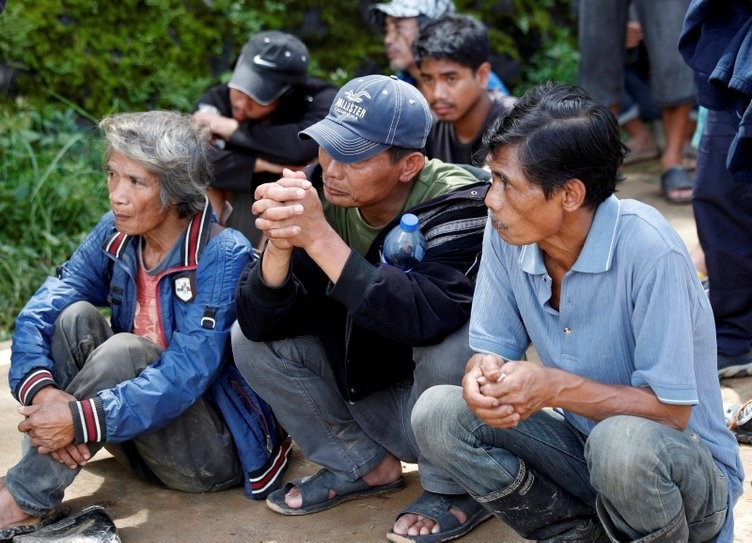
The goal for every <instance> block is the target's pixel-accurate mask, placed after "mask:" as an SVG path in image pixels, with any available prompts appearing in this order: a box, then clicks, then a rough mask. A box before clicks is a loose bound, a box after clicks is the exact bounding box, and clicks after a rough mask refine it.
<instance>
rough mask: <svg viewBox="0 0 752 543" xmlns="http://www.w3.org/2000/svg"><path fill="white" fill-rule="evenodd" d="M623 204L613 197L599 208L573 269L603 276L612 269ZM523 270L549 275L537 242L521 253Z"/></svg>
mask: <svg viewBox="0 0 752 543" xmlns="http://www.w3.org/2000/svg"><path fill="white" fill-rule="evenodd" d="M620 209H621V202H620V201H619V199H618V198H617V197H616V196H614V195H613V194H612V195H611V196H609V197H608V198H607V199H606V200H605V201H604V202H603V203H601V204H600V205H599V206H598V209H596V210H595V215H594V216H593V223H592V224H591V225H590V231H588V235H587V238H586V239H585V245H584V246H583V247H582V251H581V252H580V256H579V257H577V261H576V262H575V263H574V266H572V270H573V271H577V272H581V273H602V272H605V271H608V270H609V269H610V268H611V263H612V261H613V255H614V248H615V244H616V231H617V229H618V227H619V217H620V216H621V215H620ZM519 263H520V269H522V271H524V272H526V273H529V274H531V275H542V274H545V273H547V272H546V266H545V264H544V262H543V251H541V249H540V247H538V244H537V243H532V244H530V245H524V246H523V247H522V250H521V251H520V258H519Z"/></svg>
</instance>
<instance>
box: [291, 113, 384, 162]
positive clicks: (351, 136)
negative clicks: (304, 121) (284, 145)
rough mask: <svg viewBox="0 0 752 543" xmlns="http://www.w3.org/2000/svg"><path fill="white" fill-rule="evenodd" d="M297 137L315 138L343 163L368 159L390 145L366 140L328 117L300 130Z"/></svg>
mask: <svg viewBox="0 0 752 543" xmlns="http://www.w3.org/2000/svg"><path fill="white" fill-rule="evenodd" d="M298 137H300V138H311V139H313V140H315V141H316V143H318V144H319V145H320V146H321V147H322V148H323V149H324V151H326V152H327V153H328V154H329V156H331V157H332V158H333V159H334V160H336V161H337V162H342V163H343V164H352V163H354V162H362V161H364V160H368V159H369V158H371V157H374V156H376V155H378V154H379V153H381V152H383V151H386V150H387V149H389V148H390V147H391V146H390V145H386V144H384V143H376V142H374V141H370V140H367V139H365V138H363V137H361V136H359V135H358V134H356V133H355V132H353V131H352V130H350V129H349V128H347V127H346V126H343V125H341V124H339V123H337V122H335V121H333V120H331V119H329V118H325V119H323V120H321V121H319V122H317V123H316V124H313V125H311V126H309V127H308V128H306V129H305V130H302V131H301V132H300V133H298Z"/></svg>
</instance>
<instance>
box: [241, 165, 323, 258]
mask: <svg viewBox="0 0 752 543" xmlns="http://www.w3.org/2000/svg"><path fill="white" fill-rule="evenodd" d="M254 197H255V200H256V201H255V202H254V203H253V206H252V207H251V212H252V213H253V214H254V215H255V216H256V221H255V224H256V228H258V229H259V230H261V231H263V232H264V234H265V235H266V238H267V239H268V240H269V243H270V244H271V245H273V246H274V247H275V248H276V249H281V250H292V248H293V247H302V248H304V249H305V248H306V247H308V246H309V245H310V244H311V243H313V242H315V241H316V240H317V239H318V238H319V237H320V235H321V233H322V232H323V229H325V228H326V227H327V226H328V223H327V222H326V219H325V217H324V211H323V208H322V206H321V200H320V198H319V195H318V193H317V192H316V189H314V188H313V186H312V185H311V182H310V181H308V180H307V179H306V177H305V173H303V172H299V171H297V172H295V171H292V170H290V169H287V168H285V169H284V170H283V171H282V177H281V178H280V179H279V180H277V181H275V182H273V183H264V184H263V185H259V187H258V188H257V189H256V191H255V193H254Z"/></svg>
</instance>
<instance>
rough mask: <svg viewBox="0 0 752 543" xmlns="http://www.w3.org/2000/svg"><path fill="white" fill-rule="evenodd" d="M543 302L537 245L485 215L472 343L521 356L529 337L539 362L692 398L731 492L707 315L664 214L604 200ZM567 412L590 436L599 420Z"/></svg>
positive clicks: (733, 476)
mask: <svg viewBox="0 0 752 543" xmlns="http://www.w3.org/2000/svg"><path fill="white" fill-rule="evenodd" d="M550 299H551V278H550V277H549V275H548V272H547V271H546V267H545V265H544V262H543V252H542V251H541V250H540V248H539V247H538V246H537V245H536V244H532V245H524V246H513V245H509V244H508V243H506V242H504V241H503V240H502V239H501V238H500V237H499V235H498V234H497V233H496V231H495V230H494V229H493V228H492V227H491V224H490V221H489V223H488V224H487V225H486V231H485V234H484V239H483V258H482V261H481V266H480V271H479V274H478V281H477V285H476V288H475V297H474V301H473V309H472V315H471V318H470V347H471V348H473V349H474V350H476V351H479V352H490V353H495V354H498V355H500V356H503V357H504V358H507V359H510V360H519V359H520V358H521V357H522V355H523V353H524V352H525V351H526V350H527V348H528V347H529V345H530V343H532V344H533V345H534V346H535V349H536V350H537V352H538V354H539V356H540V358H541V361H542V362H543V364H544V365H546V366H550V367H555V368H560V369H562V370H565V371H567V372H570V373H574V374H577V375H581V376H583V377H586V378H588V379H592V380H595V381H599V382H601V383H607V384H620V385H631V386H636V387H650V388H651V389H652V391H653V392H654V393H655V394H656V396H657V397H658V398H659V399H660V401H662V402H665V403H667V404H680V405H693V406H694V407H693V409H692V415H691V417H690V421H689V425H688V430H690V431H692V432H696V433H697V434H698V435H699V436H700V437H701V438H702V439H703V440H704V441H705V443H706V444H707V445H708V447H709V448H710V450H711V453H712V454H713V457H714V458H715V460H716V462H717V463H718V465H719V466H720V467H721V468H722V469H723V470H724V471H725V472H726V475H727V478H728V480H729V487H730V489H729V490H730V494H731V496H734V497H738V495H739V494H740V493H741V480H742V477H743V469H742V466H741V460H740V458H739V449H738V444H737V442H736V439H735V438H734V436H733V435H732V434H731V432H729V431H728V429H727V428H726V425H725V423H724V419H723V406H722V399H721V390H720V386H719V385H718V374H717V371H718V370H717V362H716V357H717V354H716V342H715V324H714V321H713V313H712V310H711V308H710V303H709V301H708V297H707V295H706V294H705V291H704V290H703V288H702V286H701V285H700V282H699V280H698V279H697V274H696V272H695V270H694V266H693V265H692V261H691V259H690V257H689V254H688V253H687V249H686V247H685V245H684V243H683V242H682V240H681V238H680V237H679V235H678V234H677V233H676V231H675V230H674V229H673V227H672V226H671V225H670V224H669V223H668V222H666V220H665V219H664V218H663V216H662V215H661V214H660V213H659V212H658V211H657V210H655V209H654V208H652V207H650V206H647V205H645V204H642V203H640V202H637V201H635V200H619V199H617V198H616V197H615V196H611V197H610V198H608V199H607V200H606V201H605V202H603V203H602V204H601V205H600V206H599V207H598V209H597V210H596V213H595V216H594V218H593V223H592V225H591V227H590V231H589V232H588V236H587V239H586V240H585V244H584V246H583V248H582V252H581V253H580V255H579V257H578V258H577V261H576V262H575V263H574V266H572V269H571V270H569V271H568V272H567V273H566V274H565V275H564V278H563V280H562V284H561V292H560V296H559V309H558V311H557V310H556V309H554V308H553V307H552V306H551V305H550ZM564 415H565V417H566V418H567V419H568V420H569V421H570V422H571V423H572V424H574V425H575V427H577V428H578V429H580V430H581V431H583V432H585V433H589V432H590V430H591V429H592V428H593V426H595V424H596V423H595V421H592V420H590V419H587V418H585V417H582V416H579V415H575V414H574V413H570V412H566V411H564ZM731 503H733V501H732V502H731Z"/></svg>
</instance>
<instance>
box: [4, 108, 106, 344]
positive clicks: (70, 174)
mask: <svg viewBox="0 0 752 543" xmlns="http://www.w3.org/2000/svg"><path fill="white" fill-rule="evenodd" d="M100 156H101V143H100V142H99V139H98V138H97V137H96V136H95V132H94V130H93V129H92V127H91V126H88V127H84V126H82V125H81V124H79V122H78V121H77V115H76V113H75V112H74V111H73V110H67V111H65V112H62V113H61V112H56V111H53V110H49V109H48V110H45V111H44V112H43V113H40V112H36V111H28V110H27V109H26V108H25V106H24V105H23V104H12V105H11V106H10V107H8V108H5V109H4V110H2V111H0V217H1V219H0V307H2V308H3V310H2V312H0V339H7V337H8V334H9V332H10V329H11V327H12V324H13V320H14V319H15V316H16V314H18V312H19V311H20V310H21V308H22V307H23V305H24V303H25V302H26V300H27V299H28V298H29V297H30V296H31V294H32V293H33V292H34V290H36V288H38V287H39V286H40V285H41V284H42V282H43V281H44V278H45V277H46V276H47V275H50V274H52V273H54V271H55V267H56V266H57V265H58V264H60V263H62V262H63V261H65V260H66V259H67V258H68V257H69V256H70V255H71V253H72V252H73V250H74V249H75V248H76V247H77V246H78V244H79V243H80V242H81V240H82V239H83V236H84V234H85V232H87V231H88V230H90V229H91V228H92V227H93V226H94V224H96V221H97V220H98V219H99V217H100V216H101V215H102V213H103V212H104V211H105V210H106V209H107V190H106V187H105V184H104V176H103V174H102V168H101V162H100V158H99V157H100Z"/></svg>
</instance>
